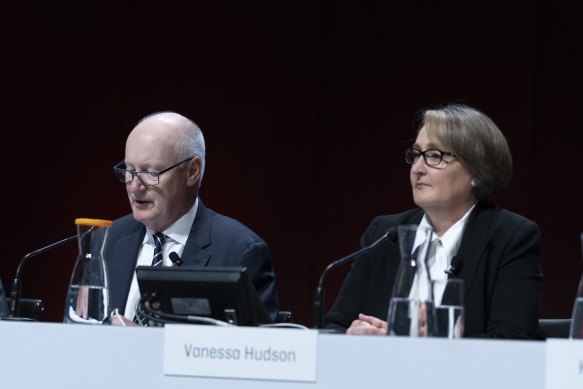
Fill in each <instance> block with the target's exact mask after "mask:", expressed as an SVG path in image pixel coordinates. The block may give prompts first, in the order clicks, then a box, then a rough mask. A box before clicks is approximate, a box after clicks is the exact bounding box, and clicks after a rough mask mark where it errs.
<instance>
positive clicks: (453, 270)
mask: <svg viewBox="0 0 583 389" xmlns="http://www.w3.org/2000/svg"><path fill="white" fill-rule="evenodd" d="M457 258H458V257H457V256H455V257H453V258H452V259H451V265H450V266H449V269H446V270H444V272H445V273H446V274H448V275H450V276H457V274H458V273H459V272H460V270H462V264H461V263H460V262H461V261H460V260H458V259H457Z"/></svg>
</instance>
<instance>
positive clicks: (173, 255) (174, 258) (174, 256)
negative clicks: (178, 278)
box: [168, 251, 184, 266]
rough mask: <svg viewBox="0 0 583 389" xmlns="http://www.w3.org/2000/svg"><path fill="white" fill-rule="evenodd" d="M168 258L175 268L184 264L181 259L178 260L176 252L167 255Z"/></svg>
mask: <svg viewBox="0 0 583 389" xmlns="http://www.w3.org/2000/svg"><path fill="white" fill-rule="evenodd" d="M168 257H169V258H170V260H171V261H172V263H173V264H175V265H176V266H182V265H183V264H184V261H183V260H182V258H180V256H179V255H178V254H176V251H172V252H171V253H170V254H169V255H168Z"/></svg>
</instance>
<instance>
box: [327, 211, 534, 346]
mask: <svg viewBox="0 0 583 389" xmlns="http://www.w3.org/2000/svg"><path fill="white" fill-rule="evenodd" d="M423 214H424V212H423V210H422V209H420V208H417V209H413V210H410V211H407V212H404V213H401V214H397V215H389V216H378V217H376V218H374V219H373V221H372V222H371V224H370V225H369V226H368V228H367V230H366V231H365V233H364V234H363V236H362V239H361V245H362V246H363V247H364V246H367V245H369V244H371V243H372V242H374V241H375V240H377V239H378V238H380V237H381V236H382V235H383V234H384V233H385V232H386V231H387V230H389V229H390V228H394V227H396V226H398V225H401V224H419V223H420V222H421V219H422V217H423ZM392 236H393V237H394V238H393V239H391V238H389V239H387V240H386V241H384V242H383V243H381V244H379V246H377V247H375V248H373V249H371V250H370V251H369V252H367V253H365V254H363V255H361V256H360V257H359V258H357V259H356V261H355V262H354V263H353V265H352V267H351V269H350V272H349V274H348V276H347V277H346V279H345V281H344V284H343V285H342V288H341V290H340V292H339V295H338V297H337V299H336V301H335V303H334V305H333V306H332V308H331V310H330V312H329V313H328V314H327V315H326V316H325V318H324V327H326V328H330V329H336V330H341V331H345V330H346V328H348V327H349V326H350V324H351V323H352V321H353V320H355V319H357V317H358V314H359V313H364V314H367V315H372V316H375V317H378V318H381V319H383V320H386V319H387V313H388V306H389V300H390V296H391V294H392V289H393V283H394V281H395V276H396V273H397V269H398V267H399V261H400V253H399V247H398V240H397V238H396V234H392ZM539 240H540V231H539V228H538V226H537V225H536V224H535V223H534V222H532V221H530V220H528V219H526V218H524V217H522V216H520V215H517V214H515V213H512V212H509V211H507V210H504V209H502V208H499V207H495V206H493V205H491V204H487V203H483V202H479V203H478V204H476V206H475V208H474V209H473V210H472V212H471V214H470V216H469V219H468V222H467V225H466V228H465V230H464V233H463V236H462V240H461V243H460V247H459V250H458V253H457V255H456V256H455V257H454V258H453V259H452V264H457V267H458V269H459V271H458V273H457V274H456V275H455V277H457V278H461V279H463V280H464V289H465V296H464V303H465V330H464V336H466V337H497V338H519V339H524V338H527V339H529V338H535V337H536V331H537V323H538V312H539V303H540V297H541V284H542V272H541V266H540V265H541V264H540V262H541V259H540V248H539ZM449 277H452V275H449Z"/></svg>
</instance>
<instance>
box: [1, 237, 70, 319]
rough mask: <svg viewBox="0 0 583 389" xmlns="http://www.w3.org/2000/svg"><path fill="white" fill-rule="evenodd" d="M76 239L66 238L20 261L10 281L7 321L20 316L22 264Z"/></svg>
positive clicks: (35, 251)
mask: <svg viewBox="0 0 583 389" xmlns="http://www.w3.org/2000/svg"><path fill="white" fill-rule="evenodd" d="M76 239H77V235H73V236H70V237H68V238H65V239H63V240H60V241H58V242H55V243H52V244H50V245H48V246H45V247H43V248H40V249H38V250H34V251H31V252H30V253H28V254H26V255H25V256H24V257H23V258H22V259H21V260H20V263H19V264H18V268H17V269H16V275H15V276H14V280H13V281H12V287H11V289H10V315H9V316H8V318H9V319H16V318H18V317H19V315H20V296H21V285H20V273H21V272H22V267H23V266H24V264H25V263H26V262H27V261H28V260H29V259H30V258H32V257H35V256H37V255H39V254H42V253H45V252H47V251H49V250H51V249H54V248H56V247H59V246H62V245H64V244H65V243H69V242H70V241H72V240H76Z"/></svg>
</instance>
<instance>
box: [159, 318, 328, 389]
mask: <svg viewBox="0 0 583 389" xmlns="http://www.w3.org/2000/svg"><path fill="white" fill-rule="evenodd" d="M317 360H318V331H316V330H302V329H293V328H256V327H216V326H206V325H186V324H166V325H165V326H164V374H165V375H181V376H198V377H217V378H219V377H220V378H248V379H258V380H277V381H302V382H315V381H316V371H317V369H316V363H317Z"/></svg>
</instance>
